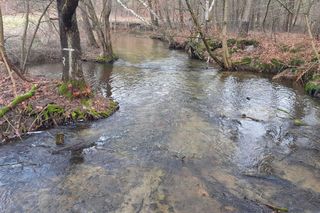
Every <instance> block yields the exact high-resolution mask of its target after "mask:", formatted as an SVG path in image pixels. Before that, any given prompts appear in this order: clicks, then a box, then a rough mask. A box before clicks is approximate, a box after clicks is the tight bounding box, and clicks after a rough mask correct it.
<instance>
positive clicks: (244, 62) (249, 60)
mask: <svg viewBox="0 0 320 213" xmlns="http://www.w3.org/2000/svg"><path fill="white" fill-rule="evenodd" d="M251 63H252V58H250V57H244V58H242V59H241V61H237V62H234V64H236V65H249V64H251Z"/></svg>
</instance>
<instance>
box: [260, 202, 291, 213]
mask: <svg viewBox="0 0 320 213" xmlns="http://www.w3.org/2000/svg"><path fill="white" fill-rule="evenodd" d="M264 205H265V206H266V207H268V208H269V209H272V210H273V211H276V212H288V211H289V210H288V208H282V207H277V206H273V205H270V204H264Z"/></svg>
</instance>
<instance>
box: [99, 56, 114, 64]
mask: <svg viewBox="0 0 320 213" xmlns="http://www.w3.org/2000/svg"><path fill="white" fill-rule="evenodd" d="M118 59H119V57H118V56H116V55H115V54H112V55H108V56H100V55H99V56H98V57H97V58H96V62H98V63H102V64H108V63H112V62H114V61H116V60H118Z"/></svg>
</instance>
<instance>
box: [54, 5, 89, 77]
mask: <svg viewBox="0 0 320 213" xmlns="http://www.w3.org/2000/svg"><path fill="white" fill-rule="evenodd" d="M78 3H79V0H57V8H58V16H59V28H60V43H61V49H62V57H63V75H62V80H63V81H64V82H67V81H69V80H73V81H84V77H83V72H82V67H81V63H80V60H81V46H80V35H79V29H78V24H77V17H76V9H77V6H78ZM70 75H71V78H70Z"/></svg>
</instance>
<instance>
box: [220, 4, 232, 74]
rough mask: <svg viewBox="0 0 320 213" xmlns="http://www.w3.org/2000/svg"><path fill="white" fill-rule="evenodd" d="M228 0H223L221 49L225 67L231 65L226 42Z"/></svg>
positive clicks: (228, 67)
mask: <svg viewBox="0 0 320 213" xmlns="http://www.w3.org/2000/svg"><path fill="white" fill-rule="evenodd" d="M228 1H229V0H223V27H222V50H223V62H224V66H225V68H227V69H230V68H231V67H232V63H231V59H230V54H229V49H228V42H227V27H228V26H227V23H228V11H229V4H228Z"/></svg>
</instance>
